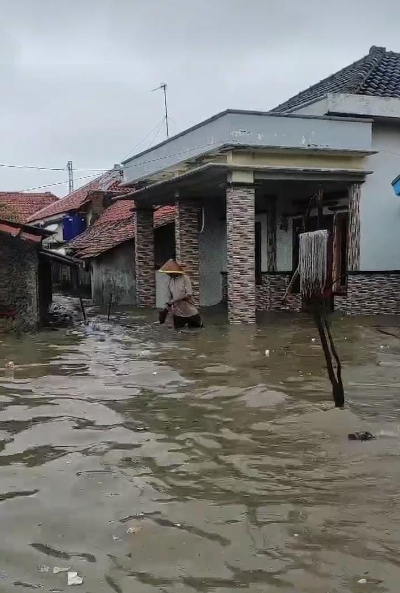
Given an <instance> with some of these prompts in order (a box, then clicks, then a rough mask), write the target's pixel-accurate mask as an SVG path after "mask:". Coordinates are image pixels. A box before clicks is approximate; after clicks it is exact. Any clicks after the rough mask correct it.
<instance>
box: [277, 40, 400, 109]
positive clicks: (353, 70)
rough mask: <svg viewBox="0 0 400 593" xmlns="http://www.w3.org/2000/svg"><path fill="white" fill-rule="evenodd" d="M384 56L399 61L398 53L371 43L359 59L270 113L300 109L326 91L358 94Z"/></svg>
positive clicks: (373, 75) (377, 70) (372, 76)
mask: <svg viewBox="0 0 400 593" xmlns="http://www.w3.org/2000/svg"><path fill="white" fill-rule="evenodd" d="M385 57H386V58H387V57H392V58H395V59H397V60H398V61H399V62H400V54H396V53H395V52H388V51H386V48H385V47H380V46H375V45H373V46H372V47H371V48H370V50H369V52H368V54H366V55H364V56H363V57H362V58H360V59H359V60H356V61H355V62H352V63H351V64H349V65H347V66H345V67H344V68H341V69H340V70H338V71H337V72H334V73H333V74H331V75H330V76H327V77H325V78H323V79H321V80H320V81H319V82H316V83H315V84H313V85H311V86H309V87H307V88H306V89H304V90H302V91H300V92H299V93H297V94H296V95H294V96H292V97H290V98H289V99H287V100H286V101H283V102H282V103H280V104H279V105H277V106H276V107H274V109H271V110H270V113H285V112H286V113H288V112H290V111H293V110H296V109H300V108H301V107H304V106H305V105H308V104H309V103H314V102H315V101H319V100H321V99H322V98H324V97H326V96H327V94H328V93H353V94H360V93H362V89H363V88H364V87H365V86H366V85H367V84H368V80H369V79H370V78H376V76H377V75H378V74H379V71H380V70H381V69H382V67H383V66H382V64H383V62H384V61H385ZM367 94H368V93H367ZM395 96H398V95H395Z"/></svg>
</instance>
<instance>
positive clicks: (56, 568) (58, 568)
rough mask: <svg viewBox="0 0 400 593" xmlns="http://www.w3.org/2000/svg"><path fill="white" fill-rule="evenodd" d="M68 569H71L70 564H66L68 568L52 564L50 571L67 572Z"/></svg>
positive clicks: (55, 572)
mask: <svg viewBox="0 0 400 593" xmlns="http://www.w3.org/2000/svg"><path fill="white" fill-rule="evenodd" d="M69 570H71V567H70V566H68V568H62V567H61V566H54V568H53V570H52V573H53V574H58V573H59V572H68V571H69Z"/></svg>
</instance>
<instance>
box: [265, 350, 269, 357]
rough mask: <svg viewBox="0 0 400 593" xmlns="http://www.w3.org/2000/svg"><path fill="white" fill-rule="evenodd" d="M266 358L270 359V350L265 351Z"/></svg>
mask: <svg viewBox="0 0 400 593" xmlns="http://www.w3.org/2000/svg"><path fill="white" fill-rule="evenodd" d="M265 356H266V357H267V358H268V356H269V350H266V351H265Z"/></svg>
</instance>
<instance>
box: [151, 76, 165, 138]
mask: <svg viewBox="0 0 400 593" xmlns="http://www.w3.org/2000/svg"><path fill="white" fill-rule="evenodd" d="M167 86H168V85H167V83H166V82H161V83H160V86H158V87H157V88H156V89H153V90H152V91H151V92H152V93H154V91H159V90H160V89H162V90H163V91H164V109H165V131H166V133H167V138H169V128H168V102H167Z"/></svg>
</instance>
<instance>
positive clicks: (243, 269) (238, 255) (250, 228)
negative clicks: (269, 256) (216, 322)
mask: <svg viewBox="0 0 400 593" xmlns="http://www.w3.org/2000/svg"><path fill="white" fill-rule="evenodd" d="M254 194H255V192H254V187H245V186H237V185H236V186H231V187H228V188H227V190H226V227H227V229H226V230H227V271H228V319H229V322H230V323H254V322H255V320H256V279H255V237H254V235H255V230H254V226H255V225H254V223H255V221H254V218H255V215H254V210H255V195H254Z"/></svg>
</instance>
